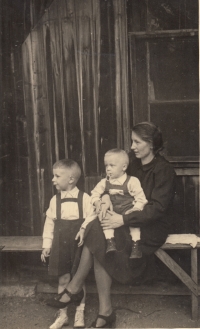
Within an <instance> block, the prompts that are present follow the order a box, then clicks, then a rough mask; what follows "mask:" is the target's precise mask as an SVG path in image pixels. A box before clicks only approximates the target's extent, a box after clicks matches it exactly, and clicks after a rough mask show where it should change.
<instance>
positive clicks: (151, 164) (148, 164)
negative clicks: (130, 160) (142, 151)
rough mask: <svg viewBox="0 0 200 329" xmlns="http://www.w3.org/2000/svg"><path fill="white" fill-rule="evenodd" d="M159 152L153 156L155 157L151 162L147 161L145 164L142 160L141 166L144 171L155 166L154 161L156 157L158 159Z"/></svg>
mask: <svg viewBox="0 0 200 329" xmlns="http://www.w3.org/2000/svg"><path fill="white" fill-rule="evenodd" d="M157 156H158V155H157V154H156V155H155V156H154V157H153V159H152V160H151V161H150V162H149V163H147V164H145V165H143V164H142V162H141V168H142V170H144V171H146V170H149V169H151V168H152V167H153V166H154V163H155V161H156V159H157Z"/></svg>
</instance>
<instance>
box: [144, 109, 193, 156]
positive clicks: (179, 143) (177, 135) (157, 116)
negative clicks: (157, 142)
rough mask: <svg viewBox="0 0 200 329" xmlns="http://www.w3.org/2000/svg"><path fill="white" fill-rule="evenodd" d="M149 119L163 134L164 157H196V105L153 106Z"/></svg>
mask: <svg viewBox="0 0 200 329" xmlns="http://www.w3.org/2000/svg"><path fill="white" fill-rule="evenodd" d="M150 119H151V121H153V122H154V123H155V124H157V125H158V126H159V127H160V128H161V130H162V132H163V139H164V142H165V149H166V150H165V154H166V155H170V156H188V155H190V156H198V154H199V153H198V149H199V147H198V140H199V138H198V134H199V127H198V122H199V117H198V104H184V105H183V104H168V105H166V104H165V105H164V104H162V105H161V104H159V105H155V104H154V105H151V109H150Z"/></svg>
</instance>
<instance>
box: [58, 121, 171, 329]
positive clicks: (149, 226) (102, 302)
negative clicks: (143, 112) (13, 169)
mask: <svg viewBox="0 0 200 329" xmlns="http://www.w3.org/2000/svg"><path fill="white" fill-rule="evenodd" d="M162 148H163V141H162V134H161V132H160V130H159V128H158V127H157V126H155V125H154V124H153V123H150V122H142V123H139V124H137V125H135V126H134V127H133V129H132V146H131V149H132V151H133V153H134V155H135V156H134V157H133V156H132V155H131V156H130V165H129V173H130V174H131V175H132V176H135V177H137V178H138V179H139V180H140V182H141V185H142V188H143V190H144V193H145V195H146V198H147V200H148V204H147V205H146V206H145V207H144V209H143V210H142V211H135V212H132V213H130V214H127V215H123V216H122V215H119V214H116V213H114V212H111V211H108V212H107V215H106V218H105V219H104V220H103V221H102V222H101V226H102V227H103V228H113V229H115V232H116V236H115V238H116V244H117V252H116V253H115V255H114V257H113V255H112V256H110V255H109V254H106V253H105V251H106V245H105V239H104V235H103V232H102V230H101V229H100V223H99V221H98V220H95V221H93V222H92V223H91V224H90V226H89V225H88V227H87V229H86V232H85V242H84V248H83V252H82V256H81V260H80V264H79V268H78V270H77V272H76V274H75V276H74V277H73V279H72V281H71V282H70V283H69V285H68V287H67V289H65V291H64V292H63V293H62V294H60V295H59V296H58V297H57V300H56V303H57V305H56V306H57V307H59V308H61V307H65V306H66V305H67V304H68V303H72V302H78V301H79V299H80V298H81V297H82V292H81V288H82V285H83V283H84V280H85V278H86V277H87V274H88V272H89V270H90V268H91V267H92V264H93V263H94V273H95V280H96V284H97V290H98V295H99V315H98V317H97V319H96V321H95V322H94V323H93V324H92V327H96V328H103V327H104V328H105V327H111V326H112V324H113V323H114V322H115V314H114V312H113V311H112V305H111V299H110V287H111V283H112V278H114V279H115V280H117V281H119V282H121V283H124V284H135V282H136V281H138V278H140V280H141V278H142V279H143V280H144V279H145V276H146V273H147V272H149V268H151V261H152V257H151V255H153V253H154V252H155V251H156V250H157V249H158V248H159V247H160V246H161V245H162V244H163V243H164V242H165V240H166V238H167V236H168V234H169V233H170V218H171V208H172V207H171V206H172V201H173V197H174V191H175V172H174V170H173V168H172V166H171V165H170V164H169V162H168V161H167V160H165V159H164V158H163V157H162V156H161V155H160V154H159V151H160V150H162ZM109 204H110V200H109V197H108V196H107V195H106V196H104V205H103V207H106V208H108V207H109ZM129 226H132V227H140V230H141V240H140V248H141V251H142V254H143V257H142V258H140V259H130V258H129V255H130V251H131V244H132V242H131V237H130V235H129V230H128V227H129Z"/></svg>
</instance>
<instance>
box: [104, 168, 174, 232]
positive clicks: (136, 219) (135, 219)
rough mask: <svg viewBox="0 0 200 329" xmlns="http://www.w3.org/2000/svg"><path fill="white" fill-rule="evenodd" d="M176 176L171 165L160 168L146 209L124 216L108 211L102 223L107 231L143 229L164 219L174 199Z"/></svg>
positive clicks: (155, 176)
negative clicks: (123, 228) (131, 228)
mask: <svg viewBox="0 0 200 329" xmlns="http://www.w3.org/2000/svg"><path fill="white" fill-rule="evenodd" d="M175 176H176V175H175V172H174V170H173V168H172V167H171V166H170V165H169V164H166V165H164V166H163V164H162V166H159V167H158V168H157V170H156V171H155V175H154V188H153V190H152V194H151V200H149V201H148V203H147V204H146V205H145V206H144V209H143V210H142V211H134V212H132V213H130V214H128V215H123V216H122V215H119V214H116V213H115V212H110V211H108V212H107V215H106V219H105V220H103V221H102V223H101V225H102V227H103V228H106V229H109V228H113V229H114V228H117V227H120V226H122V225H127V226H132V227H141V226H145V225H148V224H149V223H151V222H153V221H156V220H159V219H160V218H162V216H163V215H164V214H165V213H166V212H167V210H168V207H169V205H170V203H171V202H172V200H173V197H174V193H175Z"/></svg>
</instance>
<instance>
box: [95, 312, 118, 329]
mask: <svg viewBox="0 0 200 329" xmlns="http://www.w3.org/2000/svg"><path fill="white" fill-rule="evenodd" d="M98 319H103V320H104V321H105V323H104V325H102V326H101V327H97V326H96V324H97V320H98ZM115 322H116V314H115V312H112V313H111V314H110V315H109V316H105V315H101V314H99V315H98V316H97V318H96V320H95V321H94V322H93V323H92V324H91V326H90V327H89V328H115Z"/></svg>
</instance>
